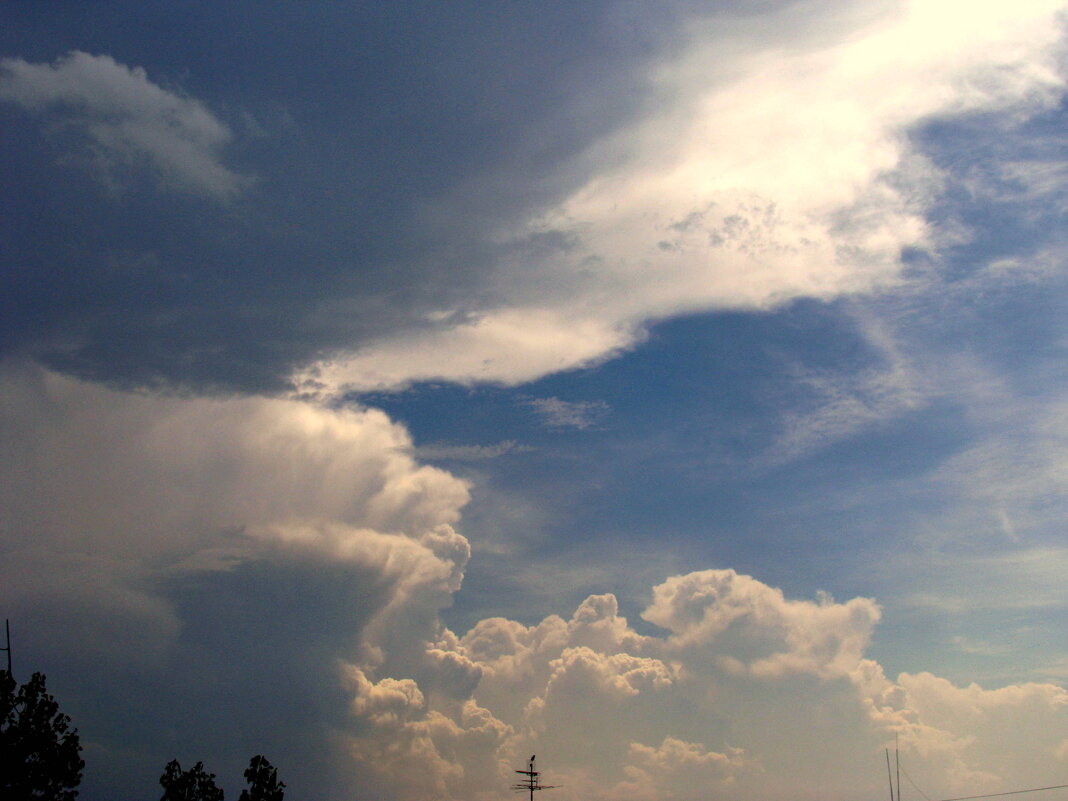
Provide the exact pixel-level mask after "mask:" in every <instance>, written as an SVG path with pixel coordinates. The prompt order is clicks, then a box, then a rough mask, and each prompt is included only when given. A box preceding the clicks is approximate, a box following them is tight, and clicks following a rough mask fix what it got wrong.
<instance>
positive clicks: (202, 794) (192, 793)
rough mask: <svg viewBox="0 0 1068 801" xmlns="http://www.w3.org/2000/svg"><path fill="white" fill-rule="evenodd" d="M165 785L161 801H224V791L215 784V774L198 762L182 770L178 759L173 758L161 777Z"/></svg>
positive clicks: (161, 781) (160, 780) (161, 782)
mask: <svg viewBox="0 0 1068 801" xmlns="http://www.w3.org/2000/svg"><path fill="white" fill-rule="evenodd" d="M159 783H160V784H161V785H163V795H162V797H161V798H160V801H223V791H222V789H221V788H220V787H217V786H216V784H215V774H214V773H208V772H207V771H206V770H204V763H203V762H198V763H197V764H195V765H194V766H193V767H192V768H190V769H189V770H182V766H181V765H180V764H179V763H178V760H177V759H172V760H171V761H170V762H168V763H167V767H166V768H164V769H163V775H162V776H160V777H159Z"/></svg>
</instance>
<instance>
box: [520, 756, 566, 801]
mask: <svg viewBox="0 0 1068 801" xmlns="http://www.w3.org/2000/svg"><path fill="white" fill-rule="evenodd" d="M534 756H535V755H534V754H531V756H530V761H529V762H528V763H527V769H526V770H517V771H516V773H520V774H522V775H523V776H526V778H525V779H523V780H522V781H520V782H519V783H517V784H513V785H512V789H513V790H520V791H522V790H525V791H527V792H528V793H530V801H534V791H535V790H555V789H556V788H557V787H560V786H561V785H558V784H554V785H549V784H542V783H541V782H539V781H538V776H540V775H541V774H540V772H539V771H536V770H534Z"/></svg>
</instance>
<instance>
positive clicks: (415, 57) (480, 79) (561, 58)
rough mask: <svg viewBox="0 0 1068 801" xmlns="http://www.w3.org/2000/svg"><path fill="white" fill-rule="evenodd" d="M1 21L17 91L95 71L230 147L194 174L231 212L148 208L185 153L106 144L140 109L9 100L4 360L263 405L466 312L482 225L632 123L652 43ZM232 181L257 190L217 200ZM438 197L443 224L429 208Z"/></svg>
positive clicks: (460, 21)
mask: <svg viewBox="0 0 1068 801" xmlns="http://www.w3.org/2000/svg"><path fill="white" fill-rule="evenodd" d="M9 10H10V12H11V14H12V17H13V19H12V25H11V26H10V27H9V28H8V35H6V36H4V35H2V34H0V53H5V54H7V55H8V56H9V57H10V58H12V59H15V60H13V61H11V62H10V64H12V65H14V66H16V67H18V68H19V69H20V70H22V72H23V73H26V72H27V71H30V72H31V73H33V74H34V75H36V76H38V77H39V76H41V75H44V74H45V73H48V74H51V75H58V74H63V75H67V74H69V73H70V72H71V70H70V69H69V66H70V65H71V64H90V63H101V64H110V65H111V66H112V68H113V69H112V72H113V73H114V74H115V75H116V76H118V77H123V76H125V79H126V83H127V84H133V83H139V84H140V86H139V88H140V89H143V90H145V91H147V92H149V93H152V94H154V96H155V97H157V98H159V99H161V101H162V103H163V104H166V103H170V105H171V107H172V108H173V109H194V110H197V111H198V112H202V118H203V119H204V120H206V121H207V123H206V124H209V125H215V126H217V130H218V131H219V132H224V131H226V129H229V130H230V132H231V133H232V134H233V136H232V137H231V139H230V141H229V142H228V143H227V144H226V146H225V148H223V149H220V150H218V151H217V153H216V154H215V155H216V156H217V158H218V159H219V162H218V164H217V168H216V177H215V178H211V179H210V180H212V181H214V182H215V183H207V181H208V180H209V178H207V177H201V178H200V179H199V180H200V181H201V184H200V185H201V186H203V187H211V189H212V192H214V193H216V194H219V193H222V194H224V195H226V196H227V197H230V198H231V200H232V201H233V202H231V204H230V205H229V207H226V208H219V207H218V206H217V205H216V204H215V203H213V202H211V201H210V200H206V199H200V198H197V197H188V196H186V197H183V196H176V195H174V194H173V193H167V192H163V193H161V192H160V186H161V185H160V180H164V179H165V178H166V176H163V177H161V176H160V174H159V173H160V170H159V169H157V167H159V165H160V164H161V163H162V162H160V161H159V159H161V158H164V157H165V156H162V155H159V154H161V153H166V152H167V151H166V147H167V146H168V143H167V141H163V142H162V144H160V141H161V138H165V137H166V136H171V135H172V134H173V133H174V132H176V131H177V132H178V133H177V135H178V136H181V129H180V128H175V127H174V125H173V124H170V126H169V127H168V125H169V124H168V122H167V117H166V116H165V113H166V111H165V106H164V105H161V106H160V108H164V114H163V115H159V116H156V117H154V118H152V119H153V120H154V121H157V122H158V124H157V127H156V129H155V130H156V131H157V133H158V136H157V137H156V139H154V140H151V141H150V142H149V143H148V144H144V143H143V142H142V143H141V144H140V145H135V146H133V148H132V149H133V151H136V152H139V153H140V154H141V155H143V156H146V157H145V158H143V159H139V158H123V157H121V153H122V152H123V151H124V147H123V146H124V144H125V152H126V155H129V151H130V149H131V146H130V145H129V142H128V141H125V140H122V139H121V137H120V138H119V141H116V137H115V136H109V134H108V131H107V130H104V131H102V129H101V124H106V125H112V126H114V125H115V124H116V120H118V121H119V122H121V121H122V119H124V115H130V114H131V113H133V112H131V111H130V110H129V109H127V108H124V107H123V106H122V104H123V102H124V97H123V96H121V94H120V95H114V93H113V95H112V96H111V97H109V100H108V103H109V104H110V105H106V106H101V105H100V103H98V104H97V105H96V106H90V107H89V108H90V111H91V114H90V115H89V116H87V112H86V108H87V107H86V105H85V103H84V102H83V103H82V104H81V106H78V107H77V108H72V106H71V103H69V102H66V103H60V102H58V101H57V100H56V97H57V94H56V90H55V89H53V93H52V96H51V97H52V100H53V101H54V102H46V101H47V100H48V98H39V102H37V104H36V106H35V107H34V108H33V109H32V110H27V109H28V107H29V105H30V104H29V103H28V101H20V102H13V101H12V98H11V97H8V100H9V102H7V103H5V104H2V105H0V113H2V114H3V116H4V120H5V124H4V126H3V128H4V132H3V134H2V137H3V140H2V144H3V148H2V150H3V155H2V156H0V158H2V159H3V170H4V172H5V175H6V176H8V180H7V181H6V182H5V185H6V186H7V187H8V189H7V190H5V195H6V197H5V214H4V222H3V223H2V225H3V243H4V244H3V252H2V253H0V258H2V259H3V261H4V263H5V265H7V268H6V269H5V271H4V279H3V287H2V294H3V297H4V308H3V314H2V317H3V320H4V323H3V329H2V331H0V334H2V339H0V349H2V352H4V353H12V352H22V353H28V354H30V355H32V356H34V357H35V358H38V359H40V360H42V361H44V362H46V363H48V364H49V365H51V366H53V367H55V368H58V369H62V370H65V371H69V372H72V373H75V374H79V375H83V376H90V377H93V378H97V379H102V380H106V381H112V382H117V383H120V384H137V385H159V384H164V385H176V386H184V387H190V388H212V389H216V390H217V389H244V390H257V391H263V390H267V391H271V390H277V389H280V388H282V387H283V386H284V382H285V379H286V377H287V376H288V375H289V374H290V372H291V371H292V370H293V368H294V367H295V366H296V365H299V364H302V363H306V362H307V361H309V360H312V359H314V358H316V357H318V356H320V355H321V354H323V353H327V352H330V351H332V350H334V349H337V348H351V347H353V346H355V345H358V344H360V343H363V342H368V341H370V340H371V339H372V338H373V337H374V336H376V335H381V334H382V333H384V332H388V331H391V330H396V329H398V328H402V327H412V326H423V325H427V323H426V322H425V321H424V319H423V313H424V312H426V311H428V310H429V309H432V308H440V307H441V306H442V305H452V306H454V307H457V308H461V309H462V308H471V309H477V308H479V307H480V306H481V305H482V304H483V303H484V302H485V300H486V299H485V298H480V295H479V293H480V289H479V285H480V278H479V276H480V275H482V274H483V273H484V272H485V271H486V270H487V269H488V265H490V264H492V262H493V260H494V258H495V253H494V251H495V248H496V246H490V245H488V244H487V243H486V242H485V227H486V226H487V225H489V224H491V223H492V222H493V221H495V220H496V221H499V220H501V219H507V218H508V217H509V216H510V215H514V214H516V213H518V212H520V211H521V210H524V209H529V208H530V207H532V206H537V205H538V204H539V203H542V202H545V201H546V200H547V199H550V198H553V197H555V196H556V195H558V194H559V193H560V192H561V191H562V190H563V189H565V188H567V187H568V185H569V184H570V182H572V181H573V180H575V176H574V175H572V174H571V173H570V172H569V171H568V170H567V169H564V165H566V163H567V162H568V160H569V159H571V158H572V157H573V156H574V155H575V154H577V153H578V152H579V151H580V150H581V149H582V148H583V147H584V146H585V145H586V144H587V143H588V142H590V141H591V140H592V139H593V138H594V137H596V136H598V135H600V134H603V133H605V132H606V131H608V130H611V129H612V128H613V127H614V126H616V125H619V124H620V123H621V121H622V120H623V119H625V118H626V116H627V115H628V114H629V113H631V112H633V111H635V110H636V109H637V108H638V107H639V105H640V103H641V101H642V91H641V89H640V83H639V84H636V83H635V82H634V81H633V74H634V73H633V71H634V69H635V68H636V67H637V66H638V65H639V64H641V63H642V62H643V60H644V59H646V58H647V57H649V56H650V54H651V53H653V52H654V51H655V49H656V47H657V46H660V45H662V44H663V41H664V40H663V37H662V35H661V34H657V33H656V31H658V30H659V31H662V30H663V27H664V25H668V24H670V23H659V24H658V25H653V26H651V27H650V26H648V25H646V24H645V23H646V22H647V21H648V20H647V15H646V14H645V13H644V12H639V11H636V10H633V11H627V12H623V11H621V9H620V8H618V7H616V6H614V5H613V4H608V3H590V4H582V5H581V6H575V5H574V4H567V3H555V4H550V5H549V6H546V5H544V4H541V5H539V6H538V7H537V8H536V9H535V8H534V7H522V6H515V5H512V6H508V7H507V8H498V7H493V8H489V7H486V6H485V5H484V4H474V3H469V4H467V3H465V4H450V5H449V6H448V8H445V7H442V6H440V5H438V4H433V3H408V4H401V5H396V4H393V5H389V6H380V5H373V4H358V3H335V4H328V5H320V6H315V7H307V6H306V7H301V8H300V9H296V8H295V7H292V6H289V5H285V4H277V3H268V4H258V3H257V4H251V3H250V4H243V5H241V6H240V7H238V6H231V7H228V8H227V9H225V10H219V9H217V8H215V7H212V9H211V13H210V14H209V13H208V11H207V7H206V6H205V7H203V8H201V7H199V6H198V4H192V5H191V6H188V7H185V8H183V9H182V10H178V9H177V8H171V7H168V8H166V9H162V8H161V9H157V10H156V11H153V12H149V11H147V10H146V9H145V8H144V7H143V6H140V5H138V4H133V5H129V4H114V5H110V6H107V7H101V8H96V9H94V10H93V12H92V25H88V26H87V25H85V24H84V22H85V19H84V18H83V13H84V12H85V11H86V9H84V7H81V6H77V5H69V6H65V7H59V8H57V7H53V8H51V9H49V10H47V11H46V10H45V9H43V8H40V7H35V6H33V5H16V6H15V7H14V8H12V9H9ZM45 14H47V19H46V17H45ZM131 18H136V19H138V20H139V23H138V33H137V35H136V36H135V35H133V34H132V33H131V30H130V28H129V27H128V23H129V20H130V19H131ZM649 31H653V32H652V33H650V32H649ZM72 50H79V51H82V52H83V53H86V54H89V55H84V56H69V57H68V56H65V54H66V53H67V52H68V51H72ZM62 58H67V59H68V60H67V61H66V62H56V59H62ZM78 59H81V61H78ZM53 63H57V64H58V65H59V66H57V67H56V68H55V69H54V70H53V68H51V67H49V66H47V65H48V64H53ZM63 65H66V66H63ZM61 70H65V72H62V73H61ZM131 70H134V71H136V70H144V72H143V73H141V72H131ZM636 86H637V87H639V88H638V89H637V90H636V88H635V87H636ZM68 94H69V93H68ZM126 99H128V98H126ZM75 105H77V104H75ZM93 109H96V110H95V111H94V110H93ZM142 111H144V109H143V108H142ZM92 115H96V116H95V117H94V116H92ZM142 116H144V115H142ZM249 119H252V120H254V121H255V122H256V127H255V129H254V130H253V129H251V128H249V126H248V124H247V121H248V120H249ZM94 120H96V122H94ZM101 121H102V123H101ZM222 135H223V134H222V133H220V134H219V136H222ZM171 141H180V140H171ZM219 141H220V142H221V140H219ZM86 142H89V146H87V144H86ZM102 142H104V143H103V144H102ZM216 144H219V143H214V144H211V147H212V148H215V146H216ZM138 148H140V149H138ZM135 154H136V153H135ZM146 154H147V155H146ZM153 160H154V161H153ZM168 169H169V168H168ZM164 172H167V170H164ZM200 174H201V175H203V174H204V173H203V170H202V171H201V173H200ZM227 175H230V176H236V175H255V176H257V178H258V181H257V183H256V184H254V185H246V186H244V191H242V192H241V194H240V196H237V197H235V187H236V184H234V183H233V182H232V180H231V179H227V180H231V183H229V184H227V185H223V184H222V183H220V181H221V180H222V179H223V178H226V176H227ZM447 196H453V197H454V198H461V199H462V201H461V202H462V204H463V205H464V212H463V214H462V215H458V214H455V213H450V214H448V215H447V216H445V217H444V218H443V217H441V216H440V215H439V214H436V213H432V212H431V211H430V209H431V208H432V207H433V205H434V204H435V203H437V202H440V201H441V200H442V199H443V198H445V197H447Z"/></svg>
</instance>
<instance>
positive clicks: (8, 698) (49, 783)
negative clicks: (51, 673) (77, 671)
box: [0, 670, 85, 801]
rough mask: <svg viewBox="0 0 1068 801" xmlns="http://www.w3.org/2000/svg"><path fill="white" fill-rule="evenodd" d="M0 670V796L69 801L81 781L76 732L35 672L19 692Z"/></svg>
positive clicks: (35, 800) (74, 796)
mask: <svg viewBox="0 0 1068 801" xmlns="http://www.w3.org/2000/svg"><path fill="white" fill-rule="evenodd" d="M16 687H17V683H16V682H15V677H14V676H12V675H11V674H10V673H9V672H8V671H6V670H3V671H0V795H2V796H3V797H4V798H17V799H20V800H21V799H34V801H37V800H38V799H39V800H40V801H73V800H74V799H75V798H76V797H77V796H78V790H77V787H78V785H79V783H81V780H82V768H84V767H85V762H83V761H82V758H81V750H82V746H81V742H80V741H79V739H78V730H77V729H72V728H70V718H69V717H68V716H67V715H64V714H63V713H62V712H60V711H59V704H57V703H56V699H55V698H53V697H52V696H51V695H49V694H48V690H47V688H46V687H45V677H44V676H43V675H42V674H40V673H34V674H33V676H31V677H30V680H29V681H28V682H26V683H25V684H23V685H22V686H21V687H19V688H18V692H16V689H15V688H16Z"/></svg>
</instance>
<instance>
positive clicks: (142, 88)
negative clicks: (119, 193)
mask: <svg viewBox="0 0 1068 801" xmlns="http://www.w3.org/2000/svg"><path fill="white" fill-rule="evenodd" d="M0 100H6V101H8V102H10V103H14V104H16V105H19V106H21V107H22V108H24V109H27V110H29V111H32V112H35V113H40V114H47V115H49V119H50V120H52V121H54V122H55V123H56V125H57V126H58V127H59V128H60V129H62V130H67V131H74V132H76V133H77V134H78V136H79V137H80V140H81V143H82V144H83V146H84V151H85V152H86V153H87V154H88V155H89V157H90V158H91V159H92V160H93V162H94V164H95V166H96V167H98V168H101V169H102V170H104V172H105V174H106V175H108V176H109V177H114V175H115V173H116V170H118V169H119V168H126V167H130V166H140V165H147V166H148V167H149V168H150V169H152V170H153V171H154V172H156V173H157V174H158V175H159V177H160V179H161V181H162V183H163V184H164V185H168V186H172V187H178V188H181V189H184V190H187V191H192V192H196V193H198V194H203V195H207V196H209V197H212V198H215V199H217V200H228V199H231V198H233V197H234V196H236V195H237V194H238V193H239V192H240V191H241V190H242V189H243V188H244V187H245V186H246V185H247V184H248V179H247V178H245V177H243V176H241V175H238V174H237V173H235V172H233V171H231V170H230V169H228V168H227V167H226V166H224V165H223V163H222V161H221V158H220V157H221V153H222V149H223V147H224V146H225V145H226V144H227V143H228V142H229V141H230V139H231V136H232V135H231V133H230V130H229V128H227V126H226V125H224V124H223V123H222V122H220V121H219V120H218V119H217V118H216V117H215V116H214V115H213V114H212V113H211V112H210V111H209V110H208V109H207V108H206V107H205V106H204V105H203V104H202V103H201V102H199V101H198V100H195V99H193V98H190V97H185V96H183V95H181V94H178V93H175V92H172V91H168V90H167V89H164V88H163V87H161V86H159V85H157V84H155V83H153V82H152V81H150V80H149V78H148V75H147V73H146V72H145V70H143V69H142V68H140V67H128V66H126V65H123V64H120V63H118V62H117V61H115V60H114V59H113V58H112V57H110V56H107V55H99V56H94V55H90V54H89V53H83V52H80V51H77V50H76V51H72V52H71V53H68V54H67V55H66V56H63V57H62V58H60V59H58V60H56V61H55V62H54V63H53V64H33V63H30V62H27V61H25V60H23V59H21V58H5V59H3V60H2V61H0Z"/></svg>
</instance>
